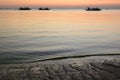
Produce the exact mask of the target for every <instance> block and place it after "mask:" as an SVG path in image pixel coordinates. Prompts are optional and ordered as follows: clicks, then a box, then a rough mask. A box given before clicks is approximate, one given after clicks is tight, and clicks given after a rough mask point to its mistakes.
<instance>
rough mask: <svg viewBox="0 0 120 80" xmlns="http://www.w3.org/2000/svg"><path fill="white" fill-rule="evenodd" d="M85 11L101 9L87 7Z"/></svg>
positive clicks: (98, 9)
mask: <svg viewBox="0 0 120 80" xmlns="http://www.w3.org/2000/svg"><path fill="white" fill-rule="evenodd" d="M85 10H86V11H101V10H102V9H100V8H89V7H88V8H87V9H85Z"/></svg>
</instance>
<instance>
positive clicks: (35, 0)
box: [0, 0, 120, 8]
mask: <svg viewBox="0 0 120 80" xmlns="http://www.w3.org/2000/svg"><path fill="white" fill-rule="evenodd" d="M20 6H30V7H40V6H43V7H52V8H84V7H88V6H94V7H103V8H120V0H0V8H17V7H20Z"/></svg>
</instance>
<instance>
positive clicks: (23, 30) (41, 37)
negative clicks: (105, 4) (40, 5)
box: [0, 10, 120, 64]
mask: <svg viewBox="0 0 120 80" xmlns="http://www.w3.org/2000/svg"><path fill="white" fill-rule="evenodd" d="M116 53H117V54H119V53H120V10H102V11H85V10H42V11H41V10H26V11H25V10H24V11H22V10H0V64H8V63H26V62H34V61H39V60H44V59H49V58H55V57H64V56H75V55H76V56H77V55H78V56H79V55H86V54H89V55H90V54H116Z"/></svg>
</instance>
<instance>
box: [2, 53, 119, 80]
mask: <svg viewBox="0 0 120 80" xmlns="http://www.w3.org/2000/svg"><path fill="white" fill-rule="evenodd" d="M0 80H120V56H119V55H112V56H109V55H108V56H90V57H83V58H72V57H71V58H65V59H56V60H55V59H53V60H45V61H40V62H32V63H23V64H1V65H0Z"/></svg>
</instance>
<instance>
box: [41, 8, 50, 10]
mask: <svg viewBox="0 0 120 80" xmlns="http://www.w3.org/2000/svg"><path fill="white" fill-rule="evenodd" d="M39 10H50V8H39Z"/></svg>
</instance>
